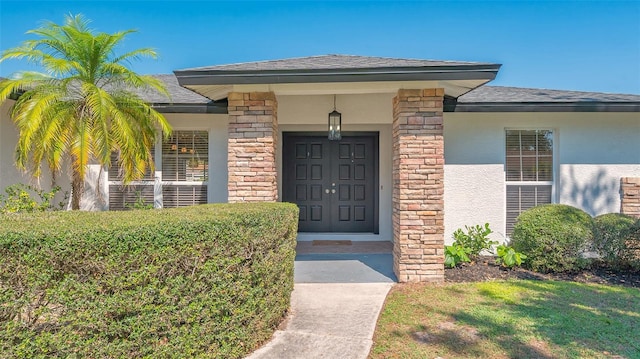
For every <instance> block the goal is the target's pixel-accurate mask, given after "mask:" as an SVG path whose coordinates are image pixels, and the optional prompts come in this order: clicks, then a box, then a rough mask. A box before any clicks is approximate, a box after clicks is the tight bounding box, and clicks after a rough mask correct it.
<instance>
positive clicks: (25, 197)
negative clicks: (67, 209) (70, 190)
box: [0, 183, 67, 214]
mask: <svg viewBox="0 0 640 359" xmlns="http://www.w3.org/2000/svg"><path fill="white" fill-rule="evenodd" d="M60 190H61V188H60V186H56V187H54V188H52V189H51V190H50V191H44V190H41V189H38V188H35V187H33V186H29V185H26V184H22V183H17V184H14V185H11V186H8V187H7V188H5V189H4V192H5V194H4V195H3V194H0V213H4V214H6V213H17V212H43V211H51V210H58V209H62V208H63V207H64V202H65V200H66V199H67V194H65V198H64V199H63V200H62V201H61V202H60V203H58V204H57V205H56V204H54V203H53V199H54V197H55V196H56V194H57V193H58V192H60Z"/></svg>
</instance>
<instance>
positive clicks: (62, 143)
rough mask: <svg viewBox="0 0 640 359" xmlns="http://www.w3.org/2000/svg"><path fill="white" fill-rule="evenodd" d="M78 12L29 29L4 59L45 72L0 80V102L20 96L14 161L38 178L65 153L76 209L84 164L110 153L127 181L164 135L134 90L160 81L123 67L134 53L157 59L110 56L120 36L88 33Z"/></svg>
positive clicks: (138, 173)
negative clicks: (61, 20)
mask: <svg viewBox="0 0 640 359" xmlns="http://www.w3.org/2000/svg"><path fill="white" fill-rule="evenodd" d="M88 24H89V21H87V20H85V18H84V17H83V16H82V15H75V16H73V15H68V16H66V17H65V21H64V24H63V25H58V24H55V23H52V22H49V23H46V24H44V25H43V26H42V27H40V28H38V29H35V30H30V31H28V32H27V33H29V34H34V35H37V36H38V38H37V39H35V40H27V41H25V42H23V43H22V45H21V46H18V47H16V48H13V49H9V50H6V51H4V52H3V53H2V56H1V57H0V63H1V62H2V61H4V60H7V59H25V60H27V61H29V62H30V63H34V64H36V65H38V66H40V67H41V68H43V69H44V71H45V72H44V73H40V72H34V71H24V72H19V73H17V74H15V75H14V76H13V77H12V79H8V80H4V81H2V82H0V105H1V104H2V103H3V102H4V101H6V100H7V99H8V98H10V97H12V98H14V99H15V98H16V94H18V95H19V97H18V98H17V99H16V102H15V103H14V104H13V107H12V109H11V112H10V116H11V118H12V119H13V121H14V122H15V124H16V127H17V128H18V131H19V139H18V144H17V146H16V166H17V167H18V168H19V169H22V170H26V171H30V172H31V173H32V174H33V176H34V177H36V178H37V177H40V175H41V167H42V164H43V163H46V165H48V167H49V168H50V170H51V173H53V174H55V173H57V172H59V171H60V170H61V168H62V164H63V162H64V161H65V160H66V159H69V163H70V164H71V174H70V177H71V208H72V209H79V208H80V198H81V196H82V193H83V191H84V178H85V173H86V168H87V165H88V164H92V163H93V164H100V165H102V166H109V165H110V162H111V153H112V152H116V153H118V156H119V163H120V165H121V166H122V177H123V181H124V182H125V183H127V182H130V181H132V180H135V179H140V178H142V176H143V175H144V173H145V171H147V170H149V169H150V170H153V168H154V162H153V151H152V149H153V146H154V144H155V141H156V137H157V135H158V133H160V132H162V133H164V134H165V135H169V134H170V132H171V127H170V125H169V123H168V122H167V120H166V119H165V118H164V117H163V116H162V115H161V114H160V113H158V112H157V111H155V110H154V109H153V108H151V106H150V105H149V104H147V103H145V101H143V100H142V99H141V98H140V96H139V95H137V94H136V93H134V92H133V91H135V90H139V91H146V90H153V91H158V92H160V93H162V94H164V95H166V96H167V97H168V96H169V94H168V92H167V90H166V89H165V87H164V85H163V83H161V82H160V81H159V80H157V79H155V78H153V77H151V76H142V75H138V74H136V73H135V72H133V71H131V70H129V69H128V68H127V64H128V63H129V62H130V61H132V60H137V59H140V58H143V57H151V58H155V57H156V53H155V51H153V50H152V49H148V48H143V49H138V50H134V51H131V52H127V53H124V54H122V55H116V54H115V52H114V50H115V48H116V47H117V46H118V45H119V44H120V43H121V42H122V40H123V39H124V38H125V36H126V35H128V34H129V33H131V32H133V31H132V30H129V31H122V32H117V33H114V34H107V33H97V34H96V33H94V32H93V30H91V29H89V28H88Z"/></svg>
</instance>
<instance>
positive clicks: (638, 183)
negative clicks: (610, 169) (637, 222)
mask: <svg viewBox="0 0 640 359" xmlns="http://www.w3.org/2000/svg"><path fill="white" fill-rule="evenodd" d="M620 192H621V193H622V200H621V201H620V212H621V213H624V214H628V215H630V216H634V217H636V218H640V177H622V178H621V179H620Z"/></svg>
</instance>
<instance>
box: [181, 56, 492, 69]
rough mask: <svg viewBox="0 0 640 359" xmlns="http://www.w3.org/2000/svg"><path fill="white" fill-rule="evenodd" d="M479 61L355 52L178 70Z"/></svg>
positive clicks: (448, 64)
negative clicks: (442, 59)
mask: <svg viewBox="0 0 640 359" xmlns="http://www.w3.org/2000/svg"><path fill="white" fill-rule="evenodd" d="M484 64H486V63H481V62H464V61H441V60H418V59H398V58H388V57H371V56H355V55H321V56H309V57H297V58H290V59H281V60H269V61H257V62H245V63H237V64H228V65H215V66H204V67H195V68H190V69H183V70H179V71H286V70H340V69H375V68H393V67H430V66H459V65H484Z"/></svg>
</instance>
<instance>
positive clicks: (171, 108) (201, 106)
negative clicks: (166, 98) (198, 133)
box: [151, 103, 228, 114]
mask: <svg viewBox="0 0 640 359" xmlns="http://www.w3.org/2000/svg"><path fill="white" fill-rule="evenodd" d="M151 107H153V108H154V109H155V110H156V111H158V112H160V113H212V114H227V113H228V111H227V104H226V103H220V104H218V103H197V104H195V103H154V104H151Z"/></svg>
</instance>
